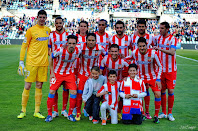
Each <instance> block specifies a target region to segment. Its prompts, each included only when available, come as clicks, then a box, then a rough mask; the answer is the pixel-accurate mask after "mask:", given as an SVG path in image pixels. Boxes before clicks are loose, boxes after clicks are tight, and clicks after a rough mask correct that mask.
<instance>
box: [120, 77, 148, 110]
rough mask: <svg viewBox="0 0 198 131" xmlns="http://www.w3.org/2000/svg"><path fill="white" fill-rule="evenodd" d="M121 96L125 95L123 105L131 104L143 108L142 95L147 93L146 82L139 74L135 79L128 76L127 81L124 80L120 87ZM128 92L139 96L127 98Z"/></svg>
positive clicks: (133, 106)
mask: <svg viewBox="0 0 198 131" xmlns="http://www.w3.org/2000/svg"><path fill="white" fill-rule="evenodd" d="M119 92H120V96H121V97H123V98H124V99H123V106H131V107H132V108H140V109H141V110H143V108H142V97H144V96H145V95H146V86H145V84H144V82H143V81H142V80H141V79H139V78H138V77H137V76H136V77H135V78H134V79H131V78H130V77H127V80H126V81H122V84H121V87H120V91H119ZM126 94H130V95H133V94H137V95H138V98H130V99H125V95H126Z"/></svg>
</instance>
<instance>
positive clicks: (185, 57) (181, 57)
mask: <svg viewBox="0 0 198 131" xmlns="http://www.w3.org/2000/svg"><path fill="white" fill-rule="evenodd" d="M176 56H178V57H181V58H184V59H187V60H192V61H195V62H198V60H195V59H192V58H188V57H184V56H181V55H176Z"/></svg>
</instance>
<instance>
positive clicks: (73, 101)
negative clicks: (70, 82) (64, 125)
mask: <svg viewBox="0 0 198 131" xmlns="http://www.w3.org/2000/svg"><path fill="white" fill-rule="evenodd" d="M75 106H76V95H73V94H70V98H69V113H68V115H71V114H72V112H73V110H74V108H75Z"/></svg>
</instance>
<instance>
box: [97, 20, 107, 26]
mask: <svg viewBox="0 0 198 131" xmlns="http://www.w3.org/2000/svg"><path fill="white" fill-rule="evenodd" d="M100 21H104V22H105V24H106V25H107V21H106V20H105V19H100V20H99V21H98V23H99V22H100Z"/></svg>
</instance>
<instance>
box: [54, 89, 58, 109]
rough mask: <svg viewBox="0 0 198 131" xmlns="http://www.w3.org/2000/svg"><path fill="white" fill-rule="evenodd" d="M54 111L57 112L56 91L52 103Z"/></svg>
mask: <svg viewBox="0 0 198 131" xmlns="http://www.w3.org/2000/svg"><path fill="white" fill-rule="evenodd" d="M53 107H54V111H56V112H58V92H57V91H56V93H55V96H54V103H53Z"/></svg>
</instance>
